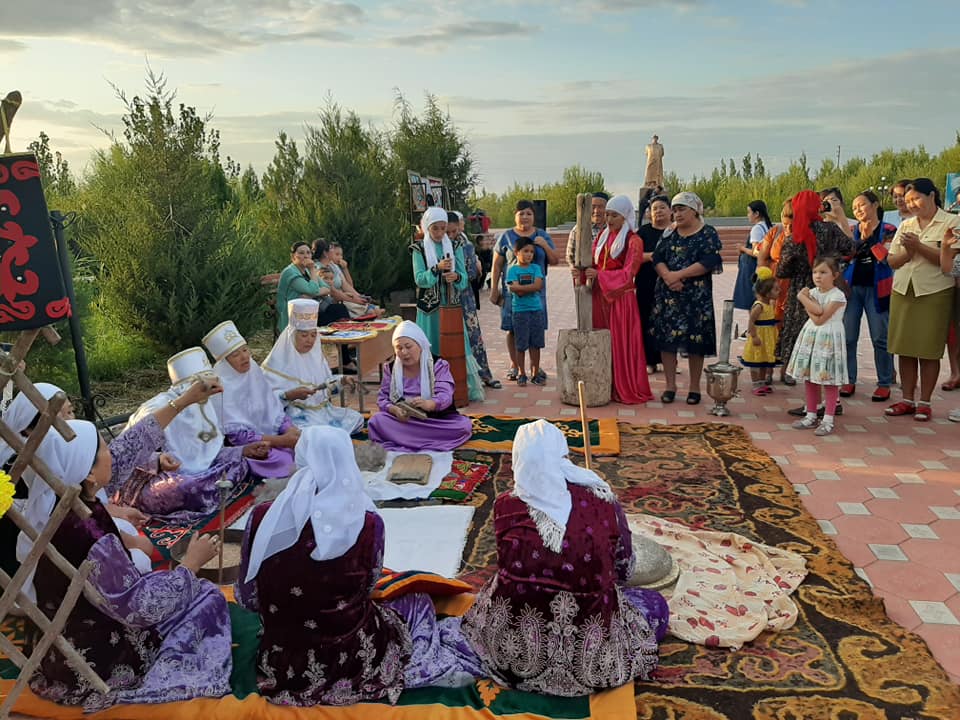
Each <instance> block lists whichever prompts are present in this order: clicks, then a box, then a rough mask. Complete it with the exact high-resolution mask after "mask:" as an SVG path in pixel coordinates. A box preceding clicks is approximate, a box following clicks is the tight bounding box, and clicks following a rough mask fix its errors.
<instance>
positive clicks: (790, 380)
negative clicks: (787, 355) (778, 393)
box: [780, 375, 797, 387]
mask: <svg viewBox="0 0 960 720" xmlns="http://www.w3.org/2000/svg"><path fill="white" fill-rule="evenodd" d="M780 382H782V383H783V384H784V385H786V386H788V387H793V386H794V385H796V384H797V379H796V378H795V377H793V376H792V375H784V376H783V380H781V381H780Z"/></svg>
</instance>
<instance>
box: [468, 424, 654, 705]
mask: <svg viewBox="0 0 960 720" xmlns="http://www.w3.org/2000/svg"><path fill="white" fill-rule="evenodd" d="M567 452H568V450H567V443H566V440H565V439H564V437H563V434H562V433H561V432H560V430H558V429H557V428H556V427H555V426H553V425H551V424H550V423H548V422H547V421H546V420H537V421H536V422H533V423H528V424H527V425H523V426H521V427H520V429H519V430H517V436H516V438H515V440H514V444H513V474H514V489H513V491H512V492H509V493H504V494H502V495H500V496H499V497H498V498H497V499H496V502H495V504H494V530H495V533H496V538H497V566H498V570H497V574H496V575H495V576H494V577H493V578H491V579H490V580H489V581H488V582H487V584H486V585H485V586H484V587H483V588H482V589H481V590H480V593H479V594H478V595H477V601H476V603H475V604H474V606H473V607H472V608H471V609H470V611H469V612H468V613H467V614H466V616H465V617H464V619H463V634H464V636H465V637H466V638H467V640H468V641H469V642H470V644H471V645H472V646H473V649H474V650H475V651H476V652H477V654H478V655H479V656H480V658H481V659H482V660H483V664H484V667H485V668H486V669H487V670H488V671H489V672H490V674H491V676H492V677H494V678H495V679H497V680H498V681H499V682H502V683H504V684H506V685H508V686H510V687H513V688H516V689H518V690H523V691H527V692H535V693H543V694H548V695H562V696H574V695H588V694H590V693H592V692H594V691H597V690H602V689H604V688H610V687H617V686H619V685H623V684H624V683H628V682H630V681H632V680H633V679H634V678H639V679H641V680H648V679H649V678H650V674H651V673H652V672H653V670H654V668H655V667H656V666H657V643H658V641H659V640H660V639H661V638H662V637H663V636H664V634H665V633H666V630H667V621H668V618H669V611H668V609H667V603H666V601H665V600H664V599H663V597H662V596H661V595H660V594H659V593H657V592H654V591H652V590H641V589H638V588H623V587H621V585H622V584H623V583H624V582H626V580H627V579H628V578H629V577H630V575H631V573H632V570H633V568H632V565H633V549H632V545H631V541H630V529H629V527H628V526H627V521H626V517H625V516H624V513H623V510H622V508H621V507H620V505H619V503H618V502H617V498H616V496H615V495H614V494H613V491H612V490H611V489H610V487H609V486H608V485H607V484H606V483H605V482H604V481H603V480H601V479H600V477H599V476H597V475H596V474H595V473H593V472H592V471H590V470H584V469H583V468H579V467H577V466H576V465H574V464H573V463H572V462H570V460H569V459H568V458H567Z"/></svg>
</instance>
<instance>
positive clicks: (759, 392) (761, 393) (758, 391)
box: [753, 385, 771, 397]
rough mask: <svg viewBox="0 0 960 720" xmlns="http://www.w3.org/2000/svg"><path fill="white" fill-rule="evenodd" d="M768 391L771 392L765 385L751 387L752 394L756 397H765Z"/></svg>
mask: <svg viewBox="0 0 960 720" xmlns="http://www.w3.org/2000/svg"><path fill="white" fill-rule="evenodd" d="M770 392H771V391H770V388H769V387H767V386H766V385H761V386H760V387H755V388H754V389H753V394H754V395H756V396H757V397H766V396H767V395H769V394H770Z"/></svg>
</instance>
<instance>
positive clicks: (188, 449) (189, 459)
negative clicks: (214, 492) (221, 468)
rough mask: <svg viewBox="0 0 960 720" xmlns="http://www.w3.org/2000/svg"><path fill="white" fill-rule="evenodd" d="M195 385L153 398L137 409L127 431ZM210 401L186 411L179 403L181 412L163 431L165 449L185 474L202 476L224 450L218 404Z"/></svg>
mask: <svg viewBox="0 0 960 720" xmlns="http://www.w3.org/2000/svg"><path fill="white" fill-rule="evenodd" d="M194 381H195V379H194V378H190V380H189V382H183V383H180V384H179V385H172V386H171V387H170V389H169V390H166V391H165V392H162V393H159V394H158V395H154V396H153V397H152V398H150V399H149V400H147V401H146V402H145V403H143V405H141V406H140V407H139V408H137V411H136V412H135V413H134V414H133V415H131V416H130V419H129V420H128V421H127V426H126V427H127V428H131V427H133V426H134V425H136V424H137V423H138V422H140V421H141V420H143V419H144V418H146V417H147V416H148V415H153V413H155V412H157V410H160V409H162V408H163V407H165V406H167V405H169V404H170V402H171V401H175V400H177V398H179V397H180V396H181V395H183V394H184V393H185V392H186V391H187V390H188V389H189V388H190V386H191V385H192V384H193V382H194ZM214 397H216V396H214ZM212 400H213V399H211V400H208V401H207V402H205V403H194V404H192V405H187V406H186V407H184V403H182V402H180V403H177V406H178V407H179V408H180V412H179V413H177V416H176V417H175V418H174V419H173V420H172V421H171V422H170V424H169V425H167V426H166V427H165V428H164V429H163V436H164V439H165V441H166V447H165V448H164V449H165V451H166V452H169V453H171V454H172V455H173V456H174V457H176V459H177V460H179V461H180V467H181V469H182V470H183V471H184V472H187V473H201V472H203V471H204V470H206V469H207V468H209V467H210V466H211V465H212V464H213V461H214V460H215V459H216V457H217V455H219V454H220V451H221V450H223V429H222V425H221V424H220V416H219V414H218V413H217V405H219V404H220V401H219V400H217V401H216V402H213V401H212Z"/></svg>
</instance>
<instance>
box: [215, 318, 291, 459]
mask: <svg viewBox="0 0 960 720" xmlns="http://www.w3.org/2000/svg"><path fill="white" fill-rule="evenodd" d="M203 344H204V346H205V347H206V348H207V350H209V351H210V354H211V355H212V356H213V359H214V362H215V363H216V364H215V365H214V366H213V371H214V373H216V375H217V377H218V378H220V382H221V383H222V384H223V394H222V395H221V396H220V398H221V406H220V422H221V423H222V425H223V433H224V435H226V436H227V440H228V441H229V443H230V444H231V445H234V446H242V445H249V444H250V443H255V442H265V443H267V445H268V446H269V451H268V454H267V456H266V457H265V458H264V459H263V460H257V459H254V458H248V459H247V464H248V465H249V466H250V471H251V472H252V473H253V474H254V475H256V476H257V477H261V478H285V477H290V475H291V474H292V473H293V448H294V447H295V446H296V444H297V440H298V439H299V438H300V430H299V429H298V428H297V426H296V425H294V424H293V421H292V420H291V419H290V417H289V416H288V415H287V414H286V413H285V412H284V411H283V405H281V404H280V398H279V397H278V395H277V393H276V392H274V390H273V387H271V385H270V383H269V382H268V381H267V378H266V376H265V375H264V373H263V370H261V369H260V366H259V365H257V363H256V361H254V360H253V358H252V357H251V356H250V348H249V347H248V346H247V341H246V340H245V339H244V338H243V335H241V334H240V332H239V331H238V330H237V326H236V325H234V324H233V322H232V321H230V320H227V321H226V322H222V323H220V324H219V325H217V326H216V327H215V328H214V329H213V330H211V331H210V332H209V333H207V335H206V337H204V338H203Z"/></svg>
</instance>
